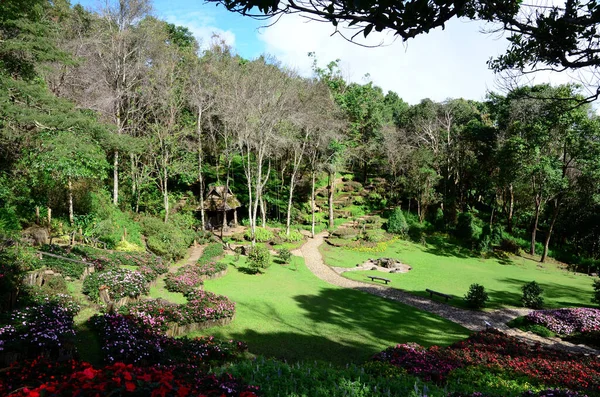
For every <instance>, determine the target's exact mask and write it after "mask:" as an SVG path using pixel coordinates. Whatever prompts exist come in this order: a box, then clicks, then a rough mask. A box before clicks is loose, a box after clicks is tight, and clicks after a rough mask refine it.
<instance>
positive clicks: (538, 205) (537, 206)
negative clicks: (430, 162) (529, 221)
mask: <svg viewBox="0 0 600 397" xmlns="http://www.w3.org/2000/svg"><path fill="white" fill-rule="evenodd" d="M540 208H541V203H540V199H539V198H536V203H535V218H534V220H533V230H532V231H531V247H530V248H529V253H530V254H531V255H535V235H536V232H537V227H538V221H539V219H540Z"/></svg>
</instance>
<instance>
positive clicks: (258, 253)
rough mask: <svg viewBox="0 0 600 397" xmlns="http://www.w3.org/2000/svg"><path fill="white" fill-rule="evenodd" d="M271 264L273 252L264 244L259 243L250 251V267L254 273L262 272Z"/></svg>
mask: <svg viewBox="0 0 600 397" xmlns="http://www.w3.org/2000/svg"><path fill="white" fill-rule="evenodd" d="M270 265H271V253H270V252H269V249H268V248H267V247H265V246H264V245H257V246H254V247H252V248H251V249H250V252H248V267H249V268H250V270H251V271H252V272H253V273H260V272H261V270H262V269H266V268H268V267H269V266H270Z"/></svg>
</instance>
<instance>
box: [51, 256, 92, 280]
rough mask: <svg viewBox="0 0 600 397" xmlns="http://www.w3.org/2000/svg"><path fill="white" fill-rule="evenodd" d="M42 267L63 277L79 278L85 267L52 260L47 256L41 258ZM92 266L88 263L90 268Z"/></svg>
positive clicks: (79, 264) (75, 263)
mask: <svg viewBox="0 0 600 397" xmlns="http://www.w3.org/2000/svg"><path fill="white" fill-rule="evenodd" d="M40 264H41V265H42V266H46V267H47V268H48V269H52V270H53V271H55V272H57V273H60V274H62V275H63V276H65V277H71V278H80V277H81V275H82V274H83V272H84V271H85V269H86V267H87V266H86V265H84V264H83V263H78V262H71V261H65V260H63V259H59V258H52V257H49V256H43V257H42V260H41V261H40ZM91 265H93V264H92V263H90V266H91Z"/></svg>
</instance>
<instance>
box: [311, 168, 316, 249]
mask: <svg viewBox="0 0 600 397" xmlns="http://www.w3.org/2000/svg"><path fill="white" fill-rule="evenodd" d="M315 174H316V172H315V171H314V170H313V172H312V175H311V176H312V181H311V192H310V204H311V206H310V208H311V217H312V221H311V226H310V234H311V237H312V238H315V206H316V205H317V204H316V202H315V178H316V175H315Z"/></svg>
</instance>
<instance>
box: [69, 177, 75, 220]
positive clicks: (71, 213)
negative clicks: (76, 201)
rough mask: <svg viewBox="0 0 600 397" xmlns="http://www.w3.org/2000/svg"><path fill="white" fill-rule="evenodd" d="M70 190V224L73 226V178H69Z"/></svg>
mask: <svg viewBox="0 0 600 397" xmlns="http://www.w3.org/2000/svg"><path fill="white" fill-rule="evenodd" d="M67 185H68V190H69V223H70V224H71V226H73V223H74V216H73V184H72V183H71V178H69V180H68V182H67Z"/></svg>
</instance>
